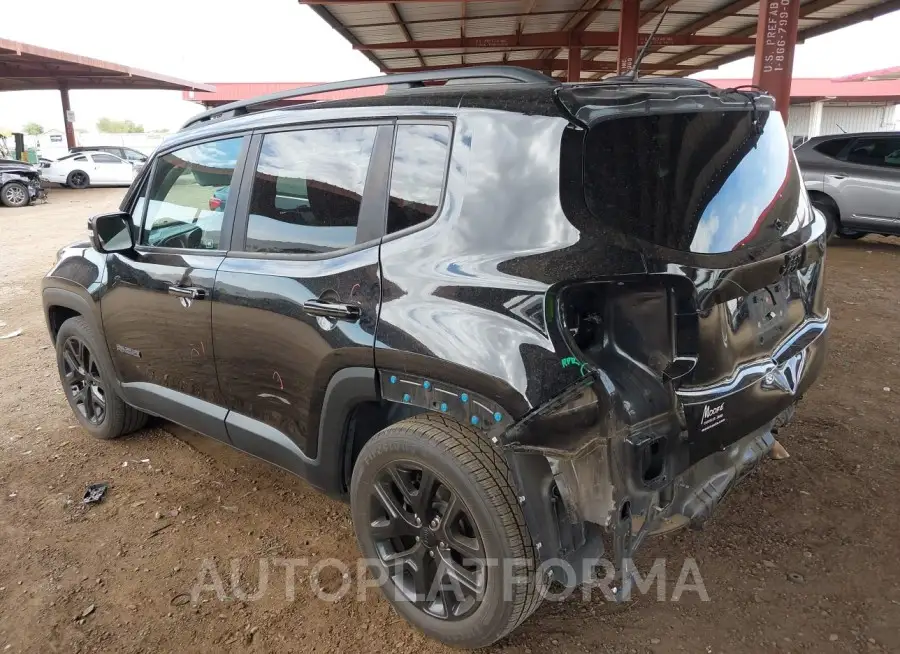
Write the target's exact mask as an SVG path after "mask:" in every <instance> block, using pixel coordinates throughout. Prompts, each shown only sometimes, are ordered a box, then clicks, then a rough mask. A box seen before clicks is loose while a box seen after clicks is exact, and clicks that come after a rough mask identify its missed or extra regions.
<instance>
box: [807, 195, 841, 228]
mask: <svg viewBox="0 0 900 654" xmlns="http://www.w3.org/2000/svg"><path fill="white" fill-rule="evenodd" d="M812 204H813V206H814V207H815V208H816V209H818V210H819V211H821V212H822V215H823V216H825V234H826V235H827V236H828V238H831V237H832V236H834V235H835V234H836V233H837V231H838V228H839V227H840V224H841V220H840V217H839V216H838V212H837V210H836V208H835V207H834V205H833V204H832V203H831V202H830V201H828V200H824V199H822V198H820V197H817V198H815V199H813V201H812Z"/></svg>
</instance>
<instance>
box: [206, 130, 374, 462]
mask: <svg viewBox="0 0 900 654" xmlns="http://www.w3.org/2000/svg"><path fill="white" fill-rule="evenodd" d="M390 139H391V127H390V126H388V125H384V126H378V125H374V124H362V125H346V126H329V127H327V128H320V129H315V128H305V129H297V130H294V131H282V132H276V133H267V134H259V135H256V136H254V142H253V144H252V145H251V147H250V153H251V154H250V155H249V156H248V168H247V171H246V172H245V174H244V179H245V180H248V182H247V183H248V184H251V185H252V186H251V188H250V189H246V188H245V189H242V190H241V194H240V195H241V200H240V201H239V202H238V205H237V208H236V215H235V239H234V241H233V245H234V249H233V251H231V252H229V253H228V255H227V257H226V259H225V261H224V262H223V263H222V265H221V266H220V267H219V271H218V274H217V275H216V288H215V296H214V301H213V307H212V323H213V338H214V339H215V343H216V365H217V368H218V374H219V386H220V388H221V389H222V393H223V395H224V397H225V401H226V404H227V406H228V408H230V409H231V413H229V415H228V418H227V428H228V433H229V436H230V437H231V439H232V442H233V443H234V444H235V445H236V446H237V447H239V448H241V449H243V450H246V451H248V452H251V453H253V454H256V455H257V456H260V457H262V458H264V459H267V460H270V461H273V462H275V463H277V464H279V465H281V466H282V467H285V468H287V469H290V470H293V471H295V472H297V473H300V474H303V472H304V470H303V468H304V466H305V465H306V464H307V463H308V462H309V460H312V459H315V458H316V456H317V452H318V450H317V446H318V425H319V417H320V408H321V405H322V402H323V400H324V395H325V389H326V387H327V385H328V383H329V380H330V379H331V377H332V375H334V374H335V373H336V372H337V371H339V370H341V369H342V368H348V367H354V366H362V367H366V368H371V367H372V366H373V348H374V344H375V328H376V320H377V317H378V306H379V300H380V295H381V290H380V277H379V269H378V239H379V237H380V235H381V231H382V228H383V224H384V206H385V190H384V188H383V187H384V182H385V175H384V173H383V171H384V170H387V166H386V165H385V164H386V160H383V159H382V158H383V157H389V156H390V153H389V149H390ZM375 162H379V163H378V164H376V163H375ZM248 191H249V192H248ZM230 197H231V198H233V197H234V193H231V194H230ZM373 386H374V384H373ZM373 392H374V388H373ZM335 436H337V435H335Z"/></svg>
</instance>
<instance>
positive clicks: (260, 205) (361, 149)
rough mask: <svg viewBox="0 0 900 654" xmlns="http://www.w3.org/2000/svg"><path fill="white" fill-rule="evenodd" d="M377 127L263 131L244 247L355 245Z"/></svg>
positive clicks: (304, 250) (293, 249)
mask: <svg viewBox="0 0 900 654" xmlns="http://www.w3.org/2000/svg"><path fill="white" fill-rule="evenodd" d="M376 130H377V127H375V126H359V127H332V128H325V129H304V130H298V131H293V132H279V133H276V134H266V136H265V137H264V138H263V142H262V149H261V151H260V155H259V163H258V164H257V167H256V174H255V176H254V179H253V190H252V192H251V196H250V215H249V217H248V222H247V241H246V246H245V248H246V250H247V251H248V252H284V253H293V254H309V253H318V252H330V251H333V250H340V249H343V248H347V247H350V246H352V245H354V244H355V243H356V226H357V222H358V221H359V210H360V206H361V204H362V195H363V189H364V187H365V184H366V174H367V173H368V170H369V161H370V159H371V158H372V148H373V147H374V145H375V133H376Z"/></svg>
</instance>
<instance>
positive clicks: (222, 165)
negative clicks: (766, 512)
mask: <svg viewBox="0 0 900 654" xmlns="http://www.w3.org/2000/svg"><path fill="white" fill-rule="evenodd" d="M435 82H438V83H435ZM439 82H443V84H440V83H439ZM376 85H385V86H386V88H387V91H386V92H385V93H383V94H382V95H378V96H373V97H369V98H363V99H355V100H345V101H330V102H320V103H315V104H306V105H297V106H294V107H291V108H273V104H275V103H277V102H278V101H280V100H284V99H285V98H286V97H287V96H299V95H303V94H312V93H318V92H322V91H327V90H333V89H337V88H350V87H363V86H368V87H374V86H376ZM91 230H92V231H91V243H90V244H88V243H85V244H80V245H76V246H71V247H69V248H66V249H64V250H63V251H61V253H60V258H59V261H58V262H57V264H56V265H55V266H54V268H53V270H51V271H50V273H49V274H48V275H47V277H46V279H45V280H44V284H43V303H44V308H45V312H46V317H47V324H48V326H49V329H50V334H51V337H52V339H53V342H54V344H55V346H56V351H57V361H58V365H59V375H60V379H61V380H62V383H63V386H64V388H65V390H66V393H67V395H68V399H69V403H70V404H71V406H72V408H73V410H74V411H75V414H76V416H77V417H78V419H79V420H80V421H81V423H82V425H83V426H84V427H85V429H86V430H87V431H88V432H90V433H91V434H92V435H94V436H96V437H98V438H104V439H106V438H114V437H117V436H120V435H122V434H125V433H128V432H130V431H133V430H136V429H138V428H140V427H141V426H142V425H144V423H145V421H146V419H147V416H148V415H155V416H162V417H164V418H166V419H168V420H171V421H174V422H176V423H180V424H181V425H184V426H186V427H189V428H191V429H194V430H197V431H199V432H202V433H204V434H206V435H208V436H211V437H212V438H216V439H219V440H220V441H223V442H225V443H228V444H230V445H232V446H234V447H236V448H238V449H240V450H243V451H246V452H249V453H251V454H253V455H255V456H257V457H260V458H262V459H265V460H267V461H271V462H272V463H274V464H276V465H278V466H281V467H282V468H284V469H286V470H289V471H291V472H293V473H295V474H297V475H300V476H301V477H303V478H305V479H306V480H308V481H309V482H310V483H311V484H313V485H314V486H316V487H317V488H320V489H321V490H322V491H324V492H325V493H328V494H329V495H332V496H334V497H340V498H345V499H347V500H349V501H350V503H351V507H352V514H353V521H354V525H355V529H356V534H357V537H358V540H359V545H360V549H361V550H362V552H363V555H364V556H365V557H368V558H369V559H370V560H371V571H372V573H373V574H374V575H375V576H376V578H378V579H381V580H383V582H384V583H383V586H382V587H383V589H384V592H385V594H386V595H387V597H388V598H389V599H390V601H391V602H392V603H393V604H394V606H395V607H396V609H397V610H398V611H399V612H400V613H401V614H402V615H404V616H405V617H406V618H407V619H408V620H409V621H410V622H412V623H413V624H414V625H416V626H417V627H418V628H420V629H422V630H423V631H424V632H425V633H427V634H428V635H430V636H432V637H434V638H437V639H439V640H441V641H444V642H445V643H448V644H451V645H457V646H481V645H486V644H489V643H491V642H493V641H495V640H497V639H498V638H500V637H502V636H503V635H505V634H507V633H508V632H510V631H511V630H512V629H514V628H515V627H516V626H517V625H519V624H520V623H522V621H523V620H525V619H526V618H527V617H528V616H529V615H530V614H531V613H532V612H533V611H534V610H535V608H536V607H537V606H538V604H539V603H540V600H541V597H542V592H543V590H544V588H545V587H547V585H548V583H549V582H550V581H561V582H563V583H567V584H578V583H584V582H585V581H586V574H587V573H588V572H589V571H590V566H589V565H586V563H591V562H594V561H596V560H597V559H599V557H604V558H605V559H607V560H609V561H612V562H613V563H614V564H615V566H616V568H617V570H618V571H619V575H620V579H619V581H617V583H616V586H615V588H616V591H615V592H616V596H617V597H619V598H623V597H627V595H628V590H629V587H630V585H629V584H630V581H631V579H632V577H633V575H632V574H631V570H633V568H631V567H630V566H629V562H630V560H631V557H632V554H633V552H634V551H635V549H636V548H637V547H638V546H639V545H640V543H641V541H642V540H643V539H644V538H645V536H647V535H650V534H655V533H661V532H664V531H668V530H670V529H673V528H676V527H679V526H684V525H695V526H696V525H699V524H701V523H703V521H705V520H706V519H707V518H709V516H710V514H711V512H712V510H713V509H714V508H715V506H716V504H717V503H718V502H719V501H720V499H721V498H722V497H723V496H724V495H725V494H726V493H727V491H728V490H729V489H730V488H731V487H732V486H733V485H734V484H735V483H736V482H737V481H738V480H739V479H740V478H741V477H742V476H743V475H744V474H746V473H747V472H748V471H749V470H751V469H752V468H753V467H754V465H755V464H757V463H758V462H759V461H760V460H761V459H762V458H763V457H764V456H765V455H766V454H767V453H768V452H769V451H770V449H771V448H772V447H773V444H774V443H775V436H774V434H776V433H777V429H778V427H780V426H781V425H783V424H784V423H785V422H786V421H787V420H788V419H789V418H790V416H791V414H792V412H793V408H794V405H795V404H796V402H797V401H798V400H799V398H800V397H801V396H802V395H803V393H804V392H805V391H806V389H807V388H808V387H809V386H810V384H812V383H813V381H814V379H815V378H816V376H817V374H818V373H819V370H820V369H821V367H822V363H823V359H824V355H825V332H826V331H827V327H828V320H829V314H828V309H827V308H826V306H825V301H824V297H823V288H822V286H823V285H822V275H823V264H824V260H825V233H824V230H825V221H824V219H823V218H822V216H821V215H820V214H818V213H817V212H816V211H814V210H813V209H812V207H811V206H810V202H809V200H808V198H807V195H806V192H805V190H804V187H803V182H802V180H801V178H800V174H799V171H798V168H797V165H796V162H795V161H794V156H793V154H792V151H791V147H790V142H789V140H788V138H787V136H786V134H785V128H784V124H783V122H782V119H781V116H780V114H779V113H778V112H776V111H775V109H774V105H773V101H772V99H771V98H770V97H768V96H766V95H763V94H760V93H757V92H749V91H741V90H737V89H731V90H725V91H722V90H718V89H715V88H713V87H711V86H709V85H707V84H705V83H702V82H698V81H694V80H683V79H646V78H645V79H639V80H632V79H624V78H618V79H614V80H608V81H605V82H598V83H581V84H560V83H558V82H555V81H553V80H552V79H550V78H547V77H544V76H542V75H540V74H538V73H535V72H531V71H526V70H521V69H516V68H503V67H500V68H480V69H479V68H470V69H467V70H457V71H444V72H443V73H437V74H436V73H427V74H425V73H423V74H404V75H396V76H392V77H379V78H374V79H366V80H359V81H356V82H349V83H342V84H330V85H323V86H319V87H312V88H307V89H301V90H298V91H295V92H292V93H291V92H288V93H279V94H273V95H270V96H265V97H262V98H259V99H255V100H252V101H246V102H239V103H234V104H232V105H227V106H225V107H221V108H219V109H216V110H213V111H210V112H206V113H204V114H201V115H200V116H198V117H197V118H195V119H193V120H192V121H190V122H189V123H188V124H187V125H186V126H185V127H184V128H183V129H182V130H181V131H180V132H178V133H177V134H175V135H174V136H173V137H172V138H170V139H169V140H168V141H167V142H166V143H165V144H164V145H163V146H162V147H161V148H160V149H159V150H158V151H157V152H156V153H155V154H154V156H153V157H152V159H151V161H150V162H149V163H148V165H147V166H146V167H145V168H144V170H143V171H142V173H141V174H140V176H139V177H138V178H137V179H136V181H135V182H134V184H133V185H132V187H131V190H130V191H129V192H128V194H127V196H126V197H125V199H124V200H123V202H122V206H121V211H120V212H117V213H113V214H106V215H100V216H96V217H94V218H93V219H92V222H91ZM297 510H299V511H302V510H303V508H302V507H297Z"/></svg>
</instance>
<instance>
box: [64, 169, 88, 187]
mask: <svg viewBox="0 0 900 654" xmlns="http://www.w3.org/2000/svg"><path fill="white" fill-rule="evenodd" d="M90 183H91V178H90V177H88V174H87V173H86V172H84V171H83V170H73V171H72V172H71V173H69V176H68V177H66V186H69V187H71V188H87V187H88V185H89V184H90Z"/></svg>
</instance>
